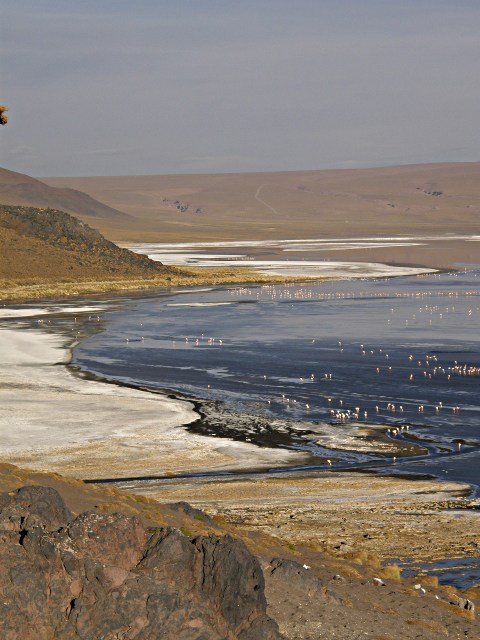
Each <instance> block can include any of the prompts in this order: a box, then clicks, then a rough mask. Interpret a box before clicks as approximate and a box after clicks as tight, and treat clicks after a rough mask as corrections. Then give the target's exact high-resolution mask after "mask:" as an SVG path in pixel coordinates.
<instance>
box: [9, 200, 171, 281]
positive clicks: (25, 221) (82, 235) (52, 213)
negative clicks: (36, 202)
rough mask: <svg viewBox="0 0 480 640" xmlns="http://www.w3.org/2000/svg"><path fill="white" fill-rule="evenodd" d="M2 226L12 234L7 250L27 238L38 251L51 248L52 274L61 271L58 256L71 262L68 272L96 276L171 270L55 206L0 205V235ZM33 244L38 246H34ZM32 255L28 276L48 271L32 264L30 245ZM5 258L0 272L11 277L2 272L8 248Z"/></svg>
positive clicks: (57, 273) (166, 271)
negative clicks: (121, 245) (117, 242)
mask: <svg viewBox="0 0 480 640" xmlns="http://www.w3.org/2000/svg"><path fill="white" fill-rule="evenodd" d="M3 230H5V231H7V232H9V233H10V234H12V233H13V234H15V235H14V236H11V237H10V236H9V237H10V241H9V249H10V250H13V249H15V247H16V246H17V244H18V245H20V246H23V244H24V243H25V242H27V241H34V242H36V243H40V246H41V247H42V248H44V251H42V254H45V255H47V254H48V252H52V251H53V252H54V255H55V256H56V260H54V263H53V267H51V269H50V270H51V271H52V273H53V275H61V273H60V271H61V268H60V264H59V262H60V261H61V259H63V260H64V261H65V260H66V261H67V262H68V261H70V262H71V267H70V268H71V269H75V270H76V271H75V272H72V274H70V275H72V276H79V275H80V276H82V275H84V276H87V277H88V276H92V275H97V276H98V275H99V274H100V276H102V277H101V278H100V279H102V278H103V279H106V278H107V277H108V276H111V275H115V276H138V277H155V276H158V275H160V274H162V275H164V274H167V273H170V272H173V270H172V268H171V267H166V266H164V265H163V264H162V263H161V262H156V261H154V260H151V259H150V258H148V257H147V256H144V255H139V254H137V253H134V252H133V251H129V250H128V249H122V248H120V247H118V246H117V245H116V244H114V243H113V242H111V241H110V240H107V239H106V238H104V237H103V236H102V235H101V233H99V232H98V231H96V230H95V229H92V228H91V227H89V226H88V225H87V224H85V223H84V222H81V221H80V220H78V219H77V218H74V217H73V216H71V215H69V214H68V213H65V212H63V211H57V210H55V209H37V208H34V207H22V206H7V205H0V236H1V233H2V231H3ZM35 247H36V250H38V246H37V245H35ZM32 256H33V257H32V269H31V271H32V273H31V274H30V275H31V276H41V277H47V276H48V275H52V274H49V273H48V271H49V269H48V268H44V267H39V266H38V265H36V266H35V260H34V257H35V252H34V250H33V248H32ZM5 258H6V259H5V264H4V265H2V268H0V274H1V275H3V277H14V276H12V274H9V273H8V272H5V273H3V271H4V268H6V266H7V263H8V251H7V255H6V256H5ZM14 262H15V260H14ZM56 264H58V267H57V268H56V267H55V265H56ZM77 271H78V273H77Z"/></svg>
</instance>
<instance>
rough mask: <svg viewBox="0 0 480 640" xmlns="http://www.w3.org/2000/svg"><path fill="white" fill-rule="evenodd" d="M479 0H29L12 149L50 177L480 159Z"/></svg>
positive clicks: (10, 63)
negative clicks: (294, 0) (174, 0)
mask: <svg viewBox="0 0 480 640" xmlns="http://www.w3.org/2000/svg"><path fill="white" fill-rule="evenodd" d="M479 33H480V3H478V2H477V1H475V0H452V1H447V0H402V2H394V1H388V0H387V1H385V0H365V2H362V3H359V2H356V1H355V0H321V1H320V0H297V2H291V1H287V0H256V1H255V2H253V0H242V2H236V1H233V0H224V1H220V0H202V2H195V1H193V0H190V1H187V0H179V1H178V2H166V1H165V0H160V1H156V0H138V1H137V2H136V3H132V2H126V1H125V0H102V2H98V1H97V0H83V1H82V2H72V1H66V2H65V1H62V0H42V1H41V2H34V0H17V1H16V2H15V3H9V4H8V5H7V6H5V7H4V8H3V19H2V26H1V33H0V35H1V45H0V47H1V48H0V50H1V60H2V62H1V63H0V74H1V85H2V92H1V95H0V102H2V103H4V104H6V105H7V106H8V107H9V115H10V118H9V124H8V126H7V127H5V128H4V129H3V130H2V140H1V147H0V164H1V165H2V166H5V167H7V168H9V169H11V170H14V171H20V172H23V173H28V174H30V175H34V176H55V175H57V176H75V175H78V176H91V175H142V174H143V175H144V174H171V173H223V172H246V171H249V172H250V171H252V172H254V171H284V170H305V169H326V168H356V167H368V166H384V165H397V164H410V163H424V162H451V161H476V160H479V159H480V129H479V127H478V112H479V106H480V83H478V78H479V77H480V38H479V37H478V34H479Z"/></svg>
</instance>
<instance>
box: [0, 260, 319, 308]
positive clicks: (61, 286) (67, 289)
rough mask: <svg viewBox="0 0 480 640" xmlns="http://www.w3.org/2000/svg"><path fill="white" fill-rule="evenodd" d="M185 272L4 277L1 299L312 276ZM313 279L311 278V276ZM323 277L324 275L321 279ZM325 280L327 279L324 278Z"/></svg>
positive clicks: (197, 269)
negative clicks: (100, 277)
mask: <svg viewBox="0 0 480 640" xmlns="http://www.w3.org/2000/svg"><path fill="white" fill-rule="evenodd" d="M182 272H183V273H180V272H179V273H178V274H169V275H162V276H160V277H158V276H157V277H152V278H148V279H146V278H122V279H112V280H91V279H88V280H87V279H85V280H84V279H72V280H68V279H62V280H58V281H53V280H51V279H46V278H45V279H43V278H29V279H4V280H0V300H4V301H13V300H16V301H21V300H41V299H45V298H68V297H71V296H84V295H90V294H102V293H113V292H119V291H132V292H133V291H143V290H151V289H159V288H165V287H184V286H190V287H192V286H205V285H222V284H255V283H274V282H277V283H278V282H295V281H297V282H298V281H300V280H302V281H303V280H308V279H309V278H305V277H303V278H293V277H283V276H262V275H261V274H259V273H258V272H257V271H255V270H254V269H243V268H242V269H215V268H202V267H182ZM310 279H311V278H310ZM317 279H322V278H317ZM323 279H325V278H323Z"/></svg>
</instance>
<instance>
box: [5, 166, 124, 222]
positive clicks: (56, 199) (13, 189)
mask: <svg viewBox="0 0 480 640" xmlns="http://www.w3.org/2000/svg"><path fill="white" fill-rule="evenodd" d="M0 204H8V205H23V206H27V207H44V208H51V209H59V210H61V211H65V212H67V213H71V214H72V215H76V216H81V217H82V218H88V219H90V220H92V222H94V221H95V220H96V219H103V220H110V221H111V222H114V221H115V220H122V221H126V220H128V215H127V214H126V213H123V212H122V211H118V210H117V209H114V208H112V207H110V206H108V205H105V204H103V203H101V202H98V201H97V200H95V199H94V198H92V197H91V196H89V195H87V194H86V193H82V192H81V191H77V190H76V189H71V188H69V187H51V186H48V185H47V184H45V183H44V182H41V181H40V180H36V179H35V178H31V177H30V176H27V175H25V174H23V173H16V172H15V171H9V170H7V169H2V168H0Z"/></svg>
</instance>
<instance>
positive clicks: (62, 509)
mask: <svg viewBox="0 0 480 640" xmlns="http://www.w3.org/2000/svg"><path fill="white" fill-rule="evenodd" d="M0 540H1V544H0V566H1V567H2V570H1V571H0V637H1V638H3V639H5V640H14V639H16V638H22V639H24V640H28V639H29V638H35V639H36V640H42V639H47V638H62V639H63V640H70V639H72V640H73V639H79V638H82V639H92V640H93V639H98V638H102V639H104V640H113V639H117V638H123V639H130V638H131V639H133V638H135V639H138V640H143V639H145V640H147V639H148V640H150V639H152V640H153V639H156V638H162V640H169V639H170V638H172V639H173V638H175V640H235V639H238V640H280V638H281V636H280V634H279V632H278V628H277V625H276V623H275V622H274V621H272V620H270V619H269V618H268V617H267V615H266V601H265V594H264V578H263V574H262V571H261V568H260V565H259V562H258V560H257V559H256V558H255V557H254V556H252V555H251V553H250V552H249V551H248V549H247V547H246V546H245V545H244V544H243V542H241V541H239V540H235V539H233V538H231V537H230V536H225V537H218V536H215V535H210V536H200V537H197V538H187V537H186V536H184V535H183V534H182V533H180V532H179V531H178V530H176V529H172V528H160V529H156V530H155V531H153V532H152V531H150V530H148V529H146V528H145V527H144V526H143V525H142V523H141V522H140V520H138V519H137V518H135V517H129V516H126V515H122V514H118V513H117V514H103V513H102V514H101V513H98V512H86V513H83V514H81V515H80V516H78V517H76V518H74V517H73V516H72V514H71V513H70V512H69V511H68V509H67V508H66V506H65V505H64V504H63V501H62V499H61V498H60V496H59V495H58V494H57V493H56V492H55V491H54V490H53V489H47V488H43V487H24V488H22V489H20V490H19V491H17V492H15V493H13V494H8V495H3V496H0Z"/></svg>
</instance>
